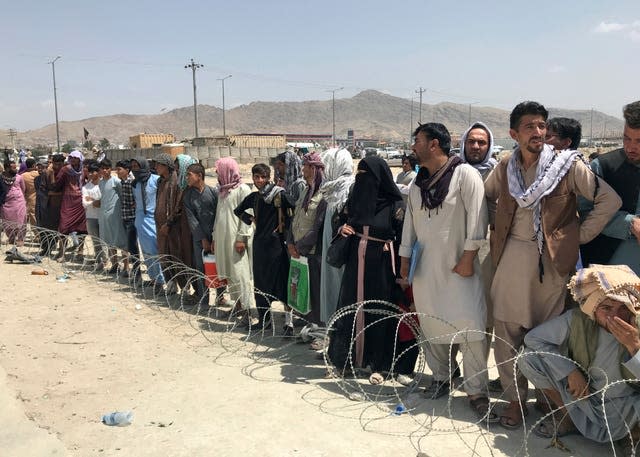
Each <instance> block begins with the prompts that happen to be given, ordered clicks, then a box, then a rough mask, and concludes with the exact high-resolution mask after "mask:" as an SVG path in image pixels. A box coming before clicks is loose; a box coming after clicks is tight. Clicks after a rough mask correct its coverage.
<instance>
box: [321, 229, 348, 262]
mask: <svg viewBox="0 0 640 457" xmlns="http://www.w3.org/2000/svg"><path fill="white" fill-rule="evenodd" d="M350 241H351V237H350V236H342V235H341V234H340V233H339V232H338V234H337V235H336V236H334V237H333V239H332V240H331V244H330V245H329V249H327V263H328V264H329V265H331V266H332V267H335V268H341V267H342V266H343V265H344V264H345V263H347V257H348V256H349V242H350Z"/></svg>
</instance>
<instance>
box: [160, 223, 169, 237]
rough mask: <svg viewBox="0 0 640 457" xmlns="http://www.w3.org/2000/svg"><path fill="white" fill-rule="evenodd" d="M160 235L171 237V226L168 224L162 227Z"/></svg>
mask: <svg viewBox="0 0 640 457" xmlns="http://www.w3.org/2000/svg"><path fill="white" fill-rule="evenodd" d="M160 235H162V236H169V226H168V225H167V224H164V225H163V226H162V227H160Z"/></svg>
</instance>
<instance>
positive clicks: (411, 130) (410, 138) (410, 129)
mask: <svg viewBox="0 0 640 457" xmlns="http://www.w3.org/2000/svg"><path fill="white" fill-rule="evenodd" d="M414 100H415V97H411V120H410V121H409V144H411V140H412V138H413V101H414Z"/></svg>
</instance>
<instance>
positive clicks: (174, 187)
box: [154, 154, 191, 292]
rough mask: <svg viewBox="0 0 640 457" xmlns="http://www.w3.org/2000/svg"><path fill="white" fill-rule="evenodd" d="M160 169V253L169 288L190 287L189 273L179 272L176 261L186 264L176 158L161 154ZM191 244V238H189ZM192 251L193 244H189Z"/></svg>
mask: <svg viewBox="0 0 640 457" xmlns="http://www.w3.org/2000/svg"><path fill="white" fill-rule="evenodd" d="M155 163H156V170H157V172H158V176H159V177H160V179H158V198H157V203H156V211H155V213H154V217H155V221H156V233H157V235H158V254H159V255H160V256H161V261H160V262H161V264H162V269H163V271H164V276H165V278H166V280H167V281H168V283H167V284H168V288H169V289H168V291H169V292H174V291H176V285H179V286H180V288H181V289H184V288H185V287H186V286H187V280H188V278H187V276H186V275H185V274H184V273H182V274H181V273H180V271H181V270H182V268H179V267H178V264H177V263H176V262H180V263H182V264H183V265H184V264H186V262H185V259H184V256H183V254H182V253H183V251H184V250H185V249H186V247H183V246H182V243H181V241H182V240H181V236H180V218H181V217H182V210H183V207H182V190H180V188H179V187H178V176H177V174H176V172H175V165H174V160H173V158H172V157H171V156H170V155H169V154H160V155H159V156H158V157H156V159H155ZM189 244H191V240H189ZM188 249H189V252H191V246H189V248H188Z"/></svg>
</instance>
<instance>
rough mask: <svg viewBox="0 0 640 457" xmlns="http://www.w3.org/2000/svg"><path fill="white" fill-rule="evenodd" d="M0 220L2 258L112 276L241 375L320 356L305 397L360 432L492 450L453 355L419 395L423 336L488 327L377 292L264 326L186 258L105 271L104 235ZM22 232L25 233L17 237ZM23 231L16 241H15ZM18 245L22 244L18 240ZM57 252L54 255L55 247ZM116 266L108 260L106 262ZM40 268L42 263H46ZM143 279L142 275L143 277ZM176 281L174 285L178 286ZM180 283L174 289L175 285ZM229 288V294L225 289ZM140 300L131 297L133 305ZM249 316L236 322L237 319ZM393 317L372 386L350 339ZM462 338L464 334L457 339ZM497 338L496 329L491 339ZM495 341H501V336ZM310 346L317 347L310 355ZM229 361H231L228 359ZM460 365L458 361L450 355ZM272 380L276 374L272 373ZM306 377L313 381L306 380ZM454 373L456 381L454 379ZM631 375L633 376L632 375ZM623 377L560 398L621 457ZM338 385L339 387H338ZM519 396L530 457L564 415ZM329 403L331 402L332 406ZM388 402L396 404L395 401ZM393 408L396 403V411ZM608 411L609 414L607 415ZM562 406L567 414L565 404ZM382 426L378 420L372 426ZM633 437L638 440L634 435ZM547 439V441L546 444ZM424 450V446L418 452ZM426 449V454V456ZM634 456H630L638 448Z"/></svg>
mask: <svg viewBox="0 0 640 457" xmlns="http://www.w3.org/2000/svg"><path fill="white" fill-rule="evenodd" d="M0 226H1V227H2V228H3V232H4V234H5V235H7V236H2V240H1V242H0V246H3V250H5V249H4V247H5V246H9V244H8V243H7V240H6V238H7V237H11V238H12V240H11V241H12V242H13V243H12V244H13V246H11V247H10V248H9V249H7V250H6V252H5V255H6V258H5V262H9V263H13V262H19V263H31V264H34V265H41V266H46V267H47V268H48V269H50V270H52V271H54V272H55V276H56V280H58V281H61V282H64V281H67V280H70V279H74V280H78V279H80V280H83V281H87V282H96V283H99V284H100V285H101V286H103V287H104V286H107V284H109V285H110V286H109V287H110V288H109V290H110V291H111V292H112V293H115V294H123V295H124V296H127V297H129V298H130V299H131V300H130V301H131V302H136V303H144V304H145V305H146V306H147V307H148V308H149V309H151V310H153V311H155V312H158V313H159V314H161V315H162V317H163V318H166V319H174V320H176V321H178V322H179V325H185V324H186V325H188V326H189V327H191V328H192V329H193V331H194V335H195V334H199V335H201V336H202V337H203V338H204V340H205V341H206V342H207V343H208V345H207V346H206V347H207V348H216V349H217V352H216V354H215V355H214V357H213V359H214V362H215V363H219V364H225V363H227V361H230V360H234V359H235V358H238V357H240V358H241V359H242V360H244V361H245V362H244V363H246V361H247V360H248V361H249V365H243V366H241V370H242V372H243V374H245V375H247V376H250V377H252V378H254V379H256V380H269V381H273V380H274V379H269V378H266V379H265V378H264V377H260V376H259V375H258V374H257V373H258V372H259V371H260V370H263V369H266V368H269V367H274V366H276V367H278V366H282V365H283V364H289V365H292V366H296V367H302V366H309V365H310V364H313V361H314V360H319V358H321V360H322V364H323V367H324V369H325V371H326V373H327V375H326V376H325V379H321V380H320V381H318V382H316V383H315V384H314V385H313V388H312V389H311V390H310V391H308V392H307V393H305V394H304V395H303V396H302V399H303V400H304V401H307V402H310V403H312V404H315V405H316V406H318V408H319V410H320V411H322V412H323V413H328V414H336V415H341V416H346V417H350V418H354V419H357V420H358V421H359V422H360V424H361V427H362V429H363V430H365V431H370V432H375V433H380V434H386V435H391V436H399V437H406V438H408V439H409V440H410V441H411V444H412V446H413V447H414V448H415V449H416V451H418V452H419V455H435V454H431V452H432V450H433V449H434V447H436V448H437V441H438V439H439V438H440V437H442V436H448V435H453V436H455V437H456V438H457V439H458V440H460V442H461V443H462V444H463V445H464V446H465V447H466V448H467V449H468V450H469V455H487V453H488V454H489V455H494V452H495V447H494V443H493V440H494V439H495V436H496V434H495V433H494V431H495V430H501V429H498V428H496V429H493V430H492V429H491V427H490V425H489V423H488V417H484V418H476V419H468V418H465V417H462V416H464V415H465V414H466V415H468V414H469V412H468V411H461V408H460V405H459V403H460V402H459V399H460V397H461V395H458V394H460V393H464V388H465V385H466V383H467V382H468V381H469V379H464V380H460V379H459V378H458V379H456V378H454V377H453V373H454V370H455V369H454V365H453V364H454V362H455V361H453V360H451V357H450V366H449V380H448V382H449V384H450V386H451V391H450V393H449V394H448V395H447V398H446V402H445V403H444V404H443V402H442V401H430V400H427V399H425V398H423V397H422V396H421V395H420V393H419V390H420V389H421V388H422V386H421V384H422V380H423V378H426V374H425V369H426V368H427V366H426V365H427V363H426V358H425V351H426V350H427V348H428V346H429V344H431V343H433V342H434V341H435V340H442V339H443V338H446V339H449V341H450V342H449V344H448V346H449V354H450V355H451V354H452V353H453V351H454V347H455V346H457V345H464V344H465V341H466V340H465V338H467V337H468V336H469V335H473V334H483V335H484V336H485V337H487V339H488V341H490V340H491V337H493V336H494V335H493V334H489V333H486V332H484V331H480V330H465V329H457V328H455V326H454V325H453V324H451V323H449V322H447V321H445V320H444V319H441V318H439V317H438V316H434V315H429V314H425V313H419V312H406V311H404V310H403V309H402V308H400V307H399V306H397V305H395V304H393V303H390V302H387V301H382V300H366V301H363V302H359V303H354V304H352V305H349V306H346V307H342V308H340V309H338V310H337V311H336V312H335V313H334V314H333V315H332V316H331V317H330V319H329V321H328V322H327V324H326V327H325V328H320V327H318V326H317V325H315V324H310V323H309V322H307V321H306V319H305V318H304V316H300V315H297V319H298V320H299V321H301V322H302V323H304V324H305V325H304V327H303V328H302V330H301V331H300V333H299V335H298V336H297V337H282V336H280V335H278V334H277V333H276V327H277V326H276V322H278V321H279V320H280V319H279V317H280V314H282V313H283V311H279V310H275V309H274V308H273V306H270V307H269V308H268V309H266V310H265V311H266V316H268V317H270V319H268V318H267V317H265V319H264V320H263V324H262V325H256V324H255V323H254V322H253V321H252V319H251V317H250V316H251V314H250V310H248V309H246V308H243V307H242V306H240V305H239V303H238V300H236V301H235V302H234V301H231V302H230V303H229V304H228V306H216V305H215V303H214V305H211V306H210V305H209V303H204V301H203V297H195V296H194V294H192V293H191V290H192V289H193V290H194V292H195V283H196V281H207V280H209V279H211V278H209V277H207V276H206V275H205V274H204V273H203V272H201V271H198V270H195V269H193V268H191V267H188V266H186V265H184V264H183V263H182V262H180V261H179V260H178V259H176V258H175V257H172V256H169V255H157V256H153V257H150V258H146V259H145V258H144V254H143V253H142V252H140V254H139V257H140V258H139V259H138V260H137V261H132V260H131V259H132V256H129V258H130V260H129V263H130V267H131V270H130V271H124V270H123V269H122V268H121V266H120V263H121V262H122V260H123V257H122V258H117V259H118V260H117V262H118V263H117V265H118V267H117V269H116V271H115V272H114V274H113V275H112V276H107V275H105V274H102V273H105V272H104V271H101V270H102V267H101V265H102V263H101V262H99V258H98V256H97V255H96V254H97V253H98V252H99V251H101V250H102V251H104V252H105V253H106V258H107V261H108V262H112V261H113V259H114V257H113V255H112V253H113V252H114V251H115V252H116V253H117V251H120V252H121V253H122V252H123V251H122V250H121V249H119V248H117V247H114V246H109V245H107V243H105V242H104V241H103V240H100V239H99V238H98V237H96V236H92V235H81V239H80V240H78V241H79V242H78V244H77V245H76V246H74V243H73V242H72V241H71V240H70V239H69V237H68V236H65V235H62V234H60V233H59V232H57V231H55V230H50V229H46V228H42V227H37V226H31V225H27V224H16V223H13V222H10V221H6V220H0ZM21 235H22V236H21ZM21 238H22V239H21ZM19 244H22V246H18V245H19ZM89 248H91V251H93V255H85V254H84V252H83V250H87V251H89ZM54 252H56V255H53V253H54ZM156 263H158V264H159V266H160V270H161V271H162V272H163V274H165V283H164V284H163V285H162V286H160V287H158V285H157V284H155V285H154V284H151V278H149V277H148V275H147V271H148V269H149V268H150V267H151V266H152V265H154V264H156ZM112 266H113V265H112ZM43 271H47V272H48V270H43ZM146 278H149V279H146ZM218 279H223V280H227V285H226V286H225V287H226V292H227V293H230V292H234V294H233V295H240V296H241V294H239V293H235V292H239V291H234V290H232V288H233V287H240V286H239V285H237V284H234V283H233V281H228V280H229V279H230V278H224V277H219V278H218ZM178 283H181V284H182V286H180V287H178V286H177V284H178ZM178 289H179V290H178ZM210 291H211V293H212V295H214V302H215V301H216V300H217V299H218V298H219V297H217V296H215V294H216V293H217V292H216V289H215V288H211V289H210ZM253 293H254V294H256V295H262V296H263V297H264V298H265V299H266V300H267V302H268V303H273V302H277V301H278V298H277V297H274V296H272V295H270V294H267V293H264V292H262V291H260V290H258V289H256V288H254V290H253ZM230 295H231V294H230ZM136 306H137V305H136ZM358 313H363V315H365V316H374V319H373V321H372V322H370V323H369V324H367V325H365V326H364V328H362V329H361V330H359V331H358V330H356V323H355V321H356V319H355V316H356V314H358ZM245 316H249V318H248V319H247V320H246V321H245V322H244V325H242V324H243V323H242V322H241V320H240V318H241V317H245ZM344 319H353V322H352V324H351V334H350V342H349V347H348V351H347V364H346V366H345V367H343V370H342V373H340V372H339V370H337V369H336V368H337V367H334V366H333V364H332V362H331V360H330V357H329V354H328V351H327V348H328V342H329V341H330V339H331V333H332V331H333V330H334V329H335V328H336V324H337V323H338V322H339V321H341V320H344ZM428 319H433V320H437V321H439V322H440V323H442V324H445V325H447V326H448V327H450V328H451V332H450V333H448V334H446V335H440V336H438V337H431V338H430V337H427V336H426V335H424V333H423V332H422V330H421V327H420V324H419V322H420V321H423V320H428ZM264 322H271V325H270V327H267V326H266V325H264ZM389 323H390V325H394V326H395V328H394V330H393V334H394V338H393V345H392V349H391V351H392V353H391V355H392V357H391V360H392V362H391V367H390V369H389V371H388V372H386V373H383V374H384V378H383V382H382V383H380V384H379V385H373V384H371V383H368V382H367V379H366V378H367V376H366V375H368V374H370V371H369V370H367V367H357V366H356V364H355V363H354V360H353V352H354V348H355V344H356V341H357V340H358V339H359V338H362V337H364V335H365V333H366V332H367V330H369V329H371V328H373V327H374V326H376V325H389ZM403 324H404V325H406V326H407V327H408V328H409V330H410V332H411V334H412V335H413V337H414V340H413V342H412V343H411V344H410V345H408V346H407V347H405V348H404V349H402V350H400V349H399V348H398V342H399V337H398V336H399V330H400V326H401V325H403ZM298 338H299V339H301V340H302V342H304V343H309V342H310V341H313V340H319V341H321V342H322V345H323V346H324V348H323V349H322V350H321V351H320V352H319V353H318V352H316V353H315V354H320V355H319V356H318V355H316V356H315V359H314V356H312V357H310V356H309V351H308V350H307V349H306V348H304V347H303V349H304V350H302V351H301V350H300V349H299V348H300V347H301V345H300V344H296V341H297V339H298ZM460 338H462V341H460ZM498 340H500V339H499V338H497V337H496V341H498ZM501 341H502V343H504V344H507V345H508V343H507V342H506V341H504V340H501ZM510 348H511V349H512V350H513V352H514V353H515V354H516V355H515V356H514V357H512V358H510V359H508V360H507V361H505V362H503V364H507V365H509V366H511V367H512V370H513V375H514V378H515V374H516V372H517V369H518V368H517V367H518V362H519V360H520V359H521V358H523V357H529V356H531V355H532V354H536V355H542V356H545V357H547V358H553V357H555V358H559V359H564V360H569V361H571V362H572V363H574V364H575V365H576V367H577V368H580V369H581V370H582V371H583V372H585V373H586V372H587V370H585V369H584V367H581V366H580V365H579V364H577V363H576V362H574V361H572V360H571V359H569V358H568V357H565V356H562V355H559V354H557V353H550V352H544V351H538V352H531V351H528V352H523V351H521V350H517V349H516V348H513V347H511V346H510ZM412 350H416V351H417V352H418V354H417V357H416V363H415V367H414V376H413V378H412V380H411V382H409V383H408V384H407V385H402V384H400V383H399V382H398V381H397V374H398V373H396V372H395V367H396V365H397V364H398V362H399V360H400V359H401V358H402V357H405V356H407V355H408V354H409V352H410V351H412ZM311 354H314V353H311ZM229 363H230V362H229ZM456 363H457V362H456ZM494 368H497V365H496V364H493V365H488V364H487V368H486V370H485V372H487V373H488V370H490V369H494ZM482 374H483V373H476V374H475V375H474V376H480V375H482ZM276 380H277V379H276ZM306 381H307V382H308V383H309V384H313V383H311V382H310V381H311V380H306ZM456 381H458V382H457V383H456ZM636 381H638V380H636ZM627 382H628V380H615V381H609V380H607V382H606V384H605V386H604V387H602V388H601V389H598V390H597V391H593V392H590V393H589V394H588V395H587V396H586V397H585V398H584V399H576V400H574V401H571V402H568V403H566V404H565V405H564V406H565V407H569V408H570V407H572V406H574V405H577V404H578V403H579V402H581V401H590V402H591V403H592V404H593V406H594V407H597V408H600V409H601V410H602V414H603V419H604V421H605V427H606V430H607V435H608V440H607V442H606V443H605V445H607V446H608V448H609V449H610V450H611V452H612V455H614V456H617V455H621V454H620V453H619V452H618V451H617V450H616V447H615V442H614V439H613V437H614V435H616V433H615V432H616V431H614V430H612V429H611V428H610V424H609V421H610V417H611V414H615V411H613V413H611V411H610V410H611V409H612V408H614V407H615V405H613V406H612V403H611V402H610V401H609V399H608V397H607V396H606V394H607V392H608V391H609V390H610V389H611V388H612V387H614V386H617V385H621V384H624V383H627ZM336 388H337V390H336ZM319 392H320V393H321V396H322V397H323V398H321V399H320V401H318V399H316V398H315V397H314V395H318V393H319ZM516 392H517V394H518V401H519V403H520V405H521V406H520V407H521V410H520V414H521V419H522V424H521V430H522V443H521V445H520V447H519V448H518V450H517V452H516V454H515V455H522V456H529V455H542V454H545V449H546V448H545V447H544V446H533V448H535V449H534V451H540V454H535V453H531V451H532V450H531V449H530V448H531V447H532V446H531V444H530V440H531V438H532V436H531V435H533V434H534V429H535V428H536V427H538V426H539V424H541V423H543V422H545V421H547V420H549V419H550V420H551V421H552V423H553V424H554V426H555V424H556V423H557V422H560V421H562V419H563V417H558V416H559V415H560V413H562V408H554V407H553V406H554V405H553V404H552V403H551V402H550V401H549V400H548V399H547V405H548V406H549V409H550V411H549V412H548V413H546V414H543V415H542V417H540V418H539V419H537V420H534V421H532V422H533V423H532V424H527V422H526V420H527V415H526V414H525V410H524V407H523V406H522V404H523V401H522V400H523V399H522V398H520V393H519V391H518V389H516ZM485 393H486V395H487V397H488V398H489V397H493V398H496V395H495V394H493V395H492V394H491V393H489V392H488V391H487V392H485ZM497 399H498V400H501V399H502V395H499V396H497ZM329 403H335V406H333V405H329ZM394 406H395V409H394ZM398 406H402V408H401V409H400V410H398V409H397V407H398ZM610 413H611V414H610ZM564 414H567V413H566V412H565V413H564ZM397 416H402V419H403V420H402V423H401V426H400V427H396V428H399V429H398V430H393V427H389V425H390V424H392V421H393V420H396V422H395V423H394V424H393V425H397V424H398V423H397V419H391V418H394V417H395V418H397ZM627 419H634V417H631V418H623V419H622V420H621V421H619V422H620V423H621V424H622V426H623V428H624V431H625V433H624V435H625V436H626V437H627V438H628V439H631V440H633V438H634V436H633V434H632V431H633V428H634V426H636V423H631V422H630V421H628V420H627ZM379 424H381V427H378V425H379ZM632 443H633V444H634V445H635V444H636V443H635V442H633V441H632ZM549 446H554V447H557V448H558V449H561V450H565V451H567V450H568V451H570V449H568V448H567V446H566V445H564V443H563V442H562V441H561V440H560V439H559V438H557V437H554V438H552V439H551V443H550V444H549ZM549 446H547V447H549ZM425 450H428V451H425ZM425 452H429V454H425ZM631 455H635V451H633V452H632V454H631Z"/></svg>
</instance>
